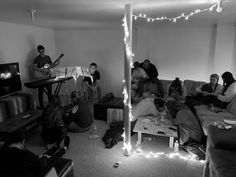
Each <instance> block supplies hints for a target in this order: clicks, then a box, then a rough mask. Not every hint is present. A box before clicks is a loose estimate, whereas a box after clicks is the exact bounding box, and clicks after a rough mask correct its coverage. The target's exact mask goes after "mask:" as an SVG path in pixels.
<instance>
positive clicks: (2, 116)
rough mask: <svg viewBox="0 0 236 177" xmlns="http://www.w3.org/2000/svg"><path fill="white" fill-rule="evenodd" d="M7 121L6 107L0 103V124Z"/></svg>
mask: <svg viewBox="0 0 236 177" xmlns="http://www.w3.org/2000/svg"><path fill="white" fill-rule="evenodd" d="M7 119H8V111H7V107H6V105H5V104H4V103H1V102H0V122H4V121H5V120H7Z"/></svg>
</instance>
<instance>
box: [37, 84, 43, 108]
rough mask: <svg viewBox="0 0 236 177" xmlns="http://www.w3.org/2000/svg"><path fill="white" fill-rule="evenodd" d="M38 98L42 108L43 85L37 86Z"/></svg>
mask: <svg viewBox="0 0 236 177" xmlns="http://www.w3.org/2000/svg"><path fill="white" fill-rule="evenodd" d="M38 99H39V106H40V108H41V109H43V87H39V88H38Z"/></svg>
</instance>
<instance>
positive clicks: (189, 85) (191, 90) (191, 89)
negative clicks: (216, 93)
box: [183, 80, 206, 96]
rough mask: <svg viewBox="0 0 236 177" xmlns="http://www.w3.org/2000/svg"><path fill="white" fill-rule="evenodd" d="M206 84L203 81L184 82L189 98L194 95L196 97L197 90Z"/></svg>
mask: <svg viewBox="0 0 236 177" xmlns="http://www.w3.org/2000/svg"><path fill="white" fill-rule="evenodd" d="M205 83H206V82H203V81H194V80H184V84H183V86H184V87H185V88H186V90H187V96H192V95H196V94H197V92H196V88H197V87H198V86H200V85H203V84H205Z"/></svg>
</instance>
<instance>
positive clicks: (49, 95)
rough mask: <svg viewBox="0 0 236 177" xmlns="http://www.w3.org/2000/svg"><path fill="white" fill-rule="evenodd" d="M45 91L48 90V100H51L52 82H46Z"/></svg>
mask: <svg viewBox="0 0 236 177" xmlns="http://www.w3.org/2000/svg"><path fill="white" fill-rule="evenodd" d="M46 89H47V92H48V102H51V100H52V84H48V85H47V86H46Z"/></svg>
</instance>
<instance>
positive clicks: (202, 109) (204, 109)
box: [194, 105, 236, 120]
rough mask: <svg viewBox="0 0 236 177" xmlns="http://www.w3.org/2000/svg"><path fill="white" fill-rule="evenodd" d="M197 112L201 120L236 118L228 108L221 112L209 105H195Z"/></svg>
mask: <svg viewBox="0 0 236 177" xmlns="http://www.w3.org/2000/svg"><path fill="white" fill-rule="evenodd" d="M194 108H195V110H196V113H197V116H198V117H199V119H200V120H214V119H215V120H222V119H230V120H234V119H236V115H234V114H231V113H230V112H228V111H227V110H223V111H221V112H217V113H216V112H213V111H211V110H210V109H209V107H208V106H207V105H200V106H195V107H194Z"/></svg>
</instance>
